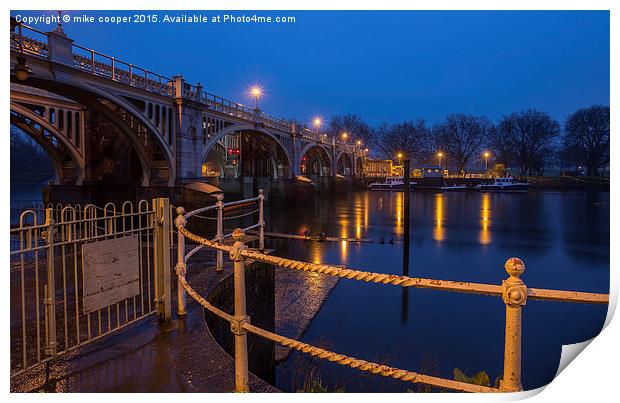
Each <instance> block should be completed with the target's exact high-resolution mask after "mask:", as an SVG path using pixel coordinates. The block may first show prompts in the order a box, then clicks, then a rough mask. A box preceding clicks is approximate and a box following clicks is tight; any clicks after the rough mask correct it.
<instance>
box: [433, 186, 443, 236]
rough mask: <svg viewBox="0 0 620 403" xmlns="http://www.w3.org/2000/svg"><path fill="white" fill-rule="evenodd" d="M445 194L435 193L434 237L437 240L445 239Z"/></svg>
mask: <svg viewBox="0 0 620 403" xmlns="http://www.w3.org/2000/svg"><path fill="white" fill-rule="evenodd" d="M443 197H444V196H443V194H441V193H437V194H436V195H435V229H434V231H433V238H434V239H435V240H436V241H439V242H441V241H443V240H444V236H445V235H444V228H443V220H444V218H443V208H444V206H443Z"/></svg>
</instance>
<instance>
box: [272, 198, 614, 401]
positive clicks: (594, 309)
mask: <svg viewBox="0 0 620 403" xmlns="http://www.w3.org/2000/svg"><path fill="white" fill-rule="evenodd" d="M403 199H404V198H403V194H402V193H389V192H368V191H359V192H351V193H347V194H340V195H331V196H329V197H326V196H325V195H317V196H315V197H312V196H311V197H308V198H305V199H303V200H297V201H296V202H295V203H292V202H290V203H286V204H284V205H278V206H271V211H270V214H269V215H268V217H267V220H268V221H267V222H268V224H267V227H268V230H273V231H278V232H285V233H303V232H304V231H306V230H310V231H311V232H312V233H318V232H325V233H326V234H327V235H333V236H346V237H357V238H368V239H373V240H375V241H378V242H374V243H357V244H356V243H346V242H324V243H313V242H304V241H271V242H268V246H271V247H274V248H275V249H276V250H277V254H278V255H281V256H286V257H292V258H297V259H302V260H306V261H312V262H317V263H332V264H339V265H346V266H347V267H350V268H356V269H360V270H368V271H375V272H380V273H390V274H402V271H403V249H404V248H403V233H404V222H403V217H404V211H403V202H404V200H403ZM410 214H411V217H410V228H411V229H410V251H409V253H410V255H409V275H410V276H414V277H426V278H435V279H446V280H456V281H474V282H483V283H490V284H501V281H502V280H503V279H505V278H507V274H506V272H505V270H504V268H503V265H504V262H505V261H506V259H508V258H509V257H512V256H516V257H519V258H521V259H523V260H524V262H525V264H526V270H525V274H524V275H523V276H522V278H523V280H524V281H525V283H526V284H527V285H528V286H530V287H539V288H557V289H567V290H580V291H590V292H604V293H606V292H608V291H609V192H597V191H587V192H586V191H584V192H580V191H576V192H558V191H541V190H530V191H529V192H528V193H526V194H508V193H495V194H489V193H477V192H476V193H474V192H467V193H444V194H441V193H433V192H412V193H411V213H410ZM382 239H383V240H384V243H381V242H380V241H381V240H382ZM392 240H393V243H391V241H392ZM308 281H310V282H315V281H316V282H320V281H322V277H321V276H320V275H315V276H309V279H308ZM606 312H607V308H606V306H594V305H580V304H570V303H559V302H543V301H528V302H527V306H526V307H525V308H524V313H523V386H524V388H525V389H532V388H537V387H539V386H542V385H545V384H547V383H549V382H550V381H551V380H552V379H553V377H554V375H555V373H556V371H557V367H558V363H559V359H560V353H561V347H562V345H563V344H569V343H576V342H581V341H584V340H586V339H588V338H591V337H594V336H595V335H596V334H598V332H599V331H600V329H601V327H602V325H603V323H604V320H605V315H606ZM504 314H505V305H504V303H503V302H502V300H501V298H496V297H489V296H477V295H466V294H456V293H450V292H442V291H431V290H416V289H409V290H403V289H401V288H400V287H395V286H387V285H380V284H371V283H364V282H360V281H354V280H347V279H342V280H340V282H339V283H338V285H337V286H336V287H335V288H334V289H333V291H332V292H331V294H330V296H329V298H328V299H327V301H326V302H325V304H324V305H323V307H322V308H321V310H320V311H319V313H318V314H317V316H316V317H315V318H314V320H313V321H312V323H311V324H310V326H309V328H308V329H307V331H306V332H305V334H304V336H303V339H302V340H303V341H305V342H308V343H311V344H315V345H319V346H322V347H326V348H328V349H331V350H333V351H336V352H340V353H342V354H346V355H350V356H354V357H357V358H361V359H366V360H371V361H378V362H381V363H385V364H388V365H391V366H395V367H399V368H403V369H409V370H413V371H419V372H424V373H427V374H431V375H436V376H441V377H447V378H452V377H453V371H454V368H459V369H461V370H462V371H464V372H465V373H466V374H467V375H469V376H473V375H474V374H475V373H477V372H478V371H486V372H487V373H488V375H489V377H490V381H491V384H493V382H494V380H495V378H496V377H497V376H498V375H500V374H501V371H502V365H503V347H504V344H503V340H504V324H505V321H504ZM276 379H277V381H276V386H277V387H278V388H280V389H282V390H286V391H295V390H298V389H301V388H302V387H303V383H304V382H305V383H306V384H311V385H313V386H316V385H319V384H320V385H321V387H322V388H325V389H327V390H330V391H331V390H346V391H367V392H373V391H376V392H379V391H381V392H390V391H393V392H397V391H407V390H414V391H416V390H421V389H420V388H419V387H416V386H414V385H412V384H410V383H407V382H401V381H393V380H387V379H384V378H381V377H378V376H365V375H361V372H359V371H357V370H353V369H347V368H343V367H340V366H337V365H335V364H333V363H328V362H322V361H320V360H315V359H308V358H306V357H305V356H303V355H302V354H300V353H293V354H292V355H291V356H290V357H289V358H288V359H287V360H286V361H285V362H282V363H280V364H279V365H278V369H277V374H276Z"/></svg>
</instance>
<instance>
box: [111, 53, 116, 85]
mask: <svg viewBox="0 0 620 403" xmlns="http://www.w3.org/2000/svg"><path fill="white" fill-rule="evenodd" d="M114 70H116V63H115V62H114V58H112V81H114V79H115V78H116V72H115V71H114Z"/></svg>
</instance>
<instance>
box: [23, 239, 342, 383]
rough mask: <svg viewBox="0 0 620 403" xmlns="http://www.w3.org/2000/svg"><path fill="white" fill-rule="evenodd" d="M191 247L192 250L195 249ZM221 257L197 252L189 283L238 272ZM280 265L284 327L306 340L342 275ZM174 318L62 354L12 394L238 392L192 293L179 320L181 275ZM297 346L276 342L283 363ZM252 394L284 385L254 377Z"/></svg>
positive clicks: (202, 287) (198, 286)
mask: <svg viewBox="0 0 620 403" xmlns="http://www.w3.org/2000/svg"><path fill="white" fill-rule="evenodd" d="M188 249H189V247H188ZM213 258H214V255H213V253H212V252H209V251H201V252H199V253H198V254H196V255H194V257H193V258H192V261H191V264H190V266H189V269H188V275H187V277H188V280H189V282H190V284H191V285H192V287H194V289H195V290H196V291H198V293H199V294H201V295H204V296H206V295H208V294H209V292H210V291H211V290H213V289H214V288H215V286H216V285H217V284H218V283H219V282H220V281H222V280H223V279H225V278H227V277H228V276H230V275H231V274H232V266H230V265H227V266H226V267H225V269H224V272H223V273H219V274H218V273H216V272H215V270H214V263H213ZM315 276H317V275H315V274H312V273H305V272H299V271H295V270H289V269H282V268H276V277H275V278H276V280H275V281H276V285H275V289H276V332H277V333H279V334H282V335H285V336H287V337H292V338H300V337H301V336H302V335H303V333H304V331H305V330H306V329H307V328H308V326H309V324H310V322H311V321H312V319H313V318H314V316H315V315H316V314H317V313H318V312H319V310H320V308H321V306H322V305H323V302H324V301H325V300H326V299H327V297H328V296H329V293H330V292H331V290H332V289H333V288H334V287H335V285H336V284H337V282H338V279H336V278H332V277H323V278H322V279H321V281H317V280H318V279H315V278H314V277H315ZM172 294H173V302H172V307H173V319H172V320H171V321H170V322H169V323H165V322H160V321H159V319H158V317H157V316H156V314H155V315H151V316H150V317H147V318H145V319H143V320H140V321H138V322H137V323H135V324H133V325H130V326H128V327H127V328H126V329H123V330H121V331H119V332H118V333H113V334H112V335H109V336H106V337H103V338H102V339H101V340H99V341H95V342H93V343H91V344H88V345H85V346H84V347H81V348H79V349H77V350H74V351H71V352H69V353H66V354H63V355H61V356H59V357H58V358H57V359H56V360H53V361H50V362H48V363H46V364H42V365H40V366H38V367H36V368H34V369H32V370H29V371H27V372H26V373H24V374H20V375H18V376H16V377H14V378H13V379H12V380H11V392H232V391H233V390H234V361H233V359H232V358H231V357H230V356H229V355H228V354H227V353H226V352H225V351H224V350H223V349H222V348H221V347H220V346H219V344H217V342H216V341H215V340H214V339H213V337H212V336H211V333H210V332H209V330H208V328H207V326H206V324H205V321H204V312H203V309H202V307H201V306H200V305H199V304H198V303H196V302H195V301H193V300H192V299H191V298H190V297H188V306H187V308H188V316H187V317H186V318H184V319H178V318H177V317H176V304H177V301H176V277H175V276H173V284H172ZM289 353H290V351H289V350H288V349H287V348H284V347H282V346H276V361H279V360H282V359H285V358H286V357H287V356H288V354H289ZM250 389H251V391H252V392H278V389H276V388H274V387H273V386H271V385H269V384H268V383H266V382H264V381H263V380H261V379H259V378H258V377H256V376H254V375H253V374H251V375H250Z"/></svg>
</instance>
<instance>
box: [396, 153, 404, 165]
mask: <svg viewBox="0 0 620 403" xmlns="http://www.w3.org/2000/svg"><path fill="white" fill-rule="evenodd" d="M396 156H397V157H398V165H399V166H400V164H401V162H400V160H401V158H403V154H402V153H398V154H397V155H396Z"/></svg>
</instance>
